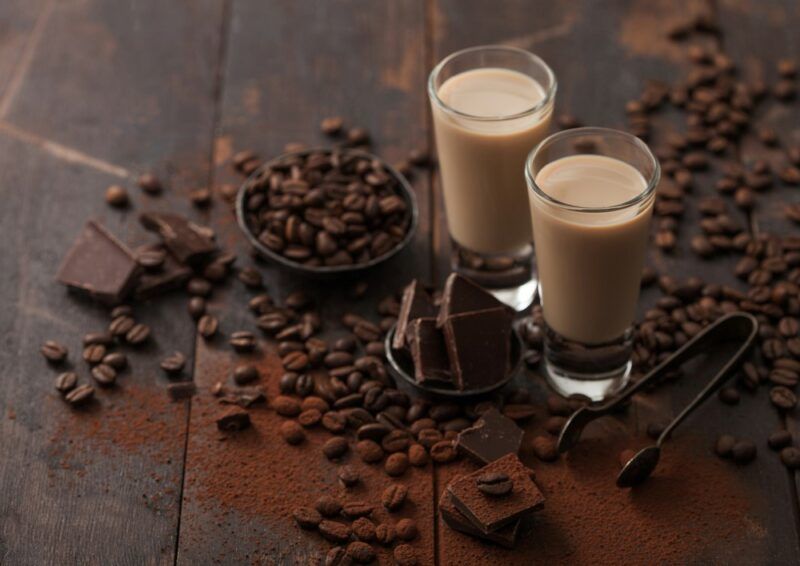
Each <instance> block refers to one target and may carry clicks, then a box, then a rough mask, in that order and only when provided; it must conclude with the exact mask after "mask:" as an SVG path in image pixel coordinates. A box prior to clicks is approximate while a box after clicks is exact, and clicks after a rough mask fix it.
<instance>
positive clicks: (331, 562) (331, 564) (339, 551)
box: [325, 546, 352, 566]
mask: <svg viewBox="0 0 800 566" xmlns="http://www.w3.org/2000/svg"><path fill="white" fill-rule="evenodd" d="M351 563H352V560H350V557H349V556H347V549H346V548H344V547H343V546H334V547H333V548H331V549H330V550H329V551H328V554H326V555H325V566H349V564H351Z"/></svg>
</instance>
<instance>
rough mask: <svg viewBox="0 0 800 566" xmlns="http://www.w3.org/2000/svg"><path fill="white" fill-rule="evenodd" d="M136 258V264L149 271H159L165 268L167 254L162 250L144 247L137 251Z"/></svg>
mask: <svg viewBox="0 0 800 566" xmlns="http://www.w3.org/2000/svg"><path fill="white" fill-rule="evenodd" d="M135 257H136V263H138V264H139V265H141V266H142V267H143V268H145V269H147V270H148V271H158V270H160V269H161V268H162V267H163V265H164V261H165V260H166V258H167V253H166V251H164V250H163V249H161V248H154V247H152V246H143V247H141V248H139V249H137V250H136V253H135Z"/></svg>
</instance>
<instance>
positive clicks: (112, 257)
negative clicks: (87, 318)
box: [56, 220, 140, 305]
mask: <svg viewBox="0 0 800 566" xmlns="http://www.w3.org/2000/svg"><path fill="white" fill-rule="evenodd" d="M139 272H140V269H139V266H138V264H137V263H136V259H135V258H134V257H133V253H132V252H131V250H129V249H128V247H127V246H126V245H125V244H123V243H122V242H120V241H119V240H117V238H115V237H114V236H113V235H112V234H111V233H110V232H109V231H108V230H106V229H105V228H104V227H103V226H102V225H101V224H99V223H98V222H95V221H94V220H90V221H89V222H87V223H86V224H85V225H84V227H83V230H81V233H80V235H79V236H78V238H77V240H75V243H74V244H72V247H71V248H70V250H69V251H68V252H67V255H66V257H65V258H64V261H63V262H62V263H61V267H59V269H58V275H57V276H56V279H57V280H58V282H59V283H63V284H64V285H66V286H67V287H69V288H70V289H74V290H76V291H78V292H80V293H84V294H86V295H88V296H90V297H92V298H93V299H95V300H97V301H100V302H103V303H106V304H111V305H113V304H116V303H119V302H120V301H122V300H123V299H125V297H127V296H128V294H129V293H130V292H131V291H132V290H133V288H134V286H135V285H136V281H137V277H138V275H139Z"/></svg>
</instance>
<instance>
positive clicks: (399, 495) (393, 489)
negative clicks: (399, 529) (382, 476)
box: [381, 484, 408, 511]
mask: <svg viewBox="0 0 800 566" xmlns="http://www.w3.org/2000/svg"><path fill="white" fill-rule="evenodd" d="M407 495H408V488H407V487H406V486H404V485H401V484H392V485H390V486H389V487H387V488H386V489H385V490H384V491H383V495H382V496H381V503H383V506H384V507H386V509H388V510H389V511H397V510H398V509H400V508H401V507H402V506H403V503H405V501H406V496H407Z"/></svg>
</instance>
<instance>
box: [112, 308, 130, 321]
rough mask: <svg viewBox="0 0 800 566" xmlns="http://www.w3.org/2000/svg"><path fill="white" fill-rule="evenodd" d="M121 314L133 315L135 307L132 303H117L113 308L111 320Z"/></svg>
mask: <svg viewBox="0 0 800 566" xmlns="http://www.w3.org/2000/svg"><path fill="white" fill-rule="evenodd" d="M120 316H133V308H131V306H130V305H117V306H116V307H114V308H113V309H111V320H114V319H115V318H118V317H120Z"/></svg>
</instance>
